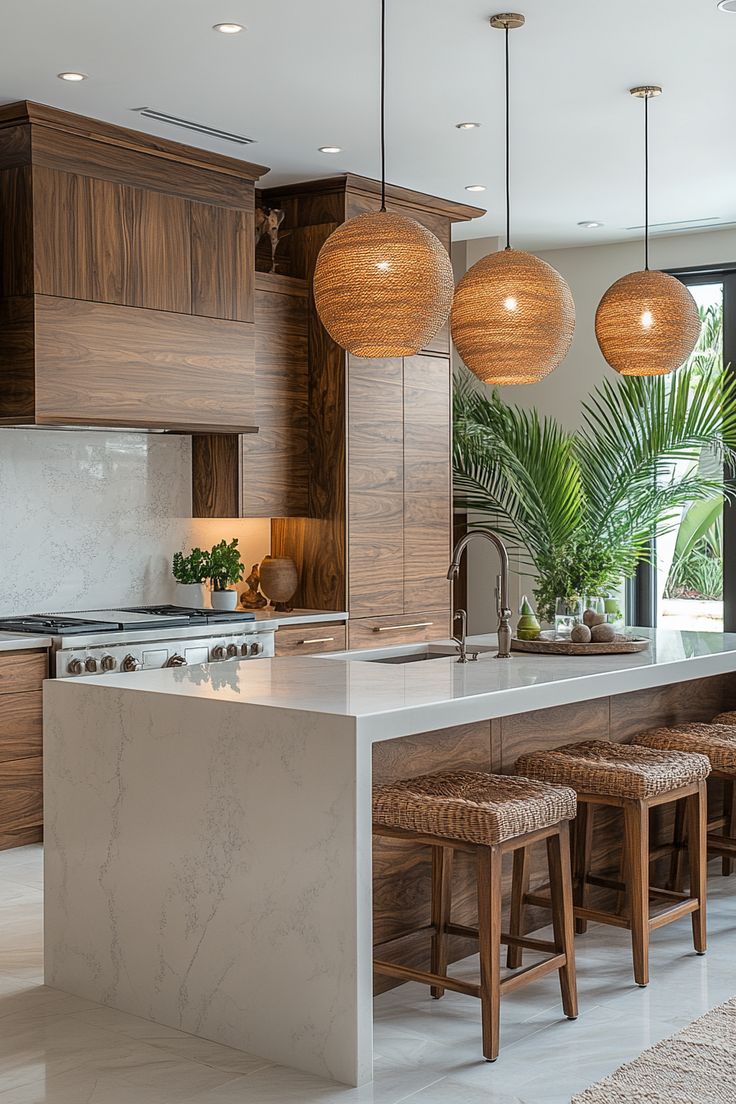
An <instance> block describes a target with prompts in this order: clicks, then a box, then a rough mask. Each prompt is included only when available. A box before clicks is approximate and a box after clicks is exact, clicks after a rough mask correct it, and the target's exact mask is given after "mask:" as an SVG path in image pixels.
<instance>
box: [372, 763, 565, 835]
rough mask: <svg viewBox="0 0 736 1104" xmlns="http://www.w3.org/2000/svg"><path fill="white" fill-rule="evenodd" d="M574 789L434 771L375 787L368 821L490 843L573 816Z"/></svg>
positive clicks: (477, 773) (511, 778) (504, 777)
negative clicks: (371, 812) (371, 813)
mask: <svg viewBox="0 0 736 1104" xmlns="http://www.w3.org/2000/svg"><path fill="white" fill-rule="evenodd" d="M576 805H577V801H576V797H575V793H574V791H573V790H570V789H565V788H563V787H559V786H548V785H546V784H545V783H544V782H538V781H532V780H531V779H529V778H518V777H517V776H515V775H506V774H485V773H484V772H482V771H462V770H460V771H438V772H436V773H434V774H423V775H420V776H419V777H417V778H406V779H399V780H398V781H396V782H391V783H389V784H388V785H385V786H379V787H377V788H376V790H375V791H374V794H373V820H374V823H376V824H381V825H383V826H384V827H386V828H399V829H402V830H403V831H406V832H416V833H418V834H420V835H421V834H424V835H430V836H441V837H442V838H444V839H458V840H464V841H466V842H468V843H480V844H487V845H489V846H493V845H495V844H499V843H503V842H504V841H505V840H510V839H514V838H516V837H517V836H523V835H525V834H526V833H527V832H535V831H537V830H539V829H542V828H549V827H551V826H552V825H554V824H559V823H560V822H561V821H563V820H572V819H573V817H574V816H575V812H576Z"/></svg>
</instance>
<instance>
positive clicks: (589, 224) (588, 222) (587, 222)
mask: <svg viewBox="0 0 736 1104" xmlns="http://www.w3.org/2000/svg"><path fill="white" fill-rule="evenodd" d="M602 225H603V223H602V222H596V221H595V219H584V220H583V222H579V223H578V226H582V228H583V230H597V229H598V227H599V226H602Z"/></svg>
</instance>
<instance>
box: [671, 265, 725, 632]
mask: <svg viewBox="0 0 736 1104" xmlns="http://www.w3.org/2000/svg"><path fill="white" fill-rule="evenodd" d="M706 279H708V282H704V283H700V282H695V277H690V278H689V279H688V278H687V277H686V278H685V282H686V283H687V284H688V285H689V287H690V291H691V293H692V295H693V298H694V299H695V302H696V303H697V305H698V312H699V314H700V340H699V341H698V345H697V347H696V349H695V352H694V353H693V355H692V357H691V358H690V362H689V363H690V365H691V366H692V367H693V368H694V371H695V375H696V376H702V375H707V374H709V373H711V372H719V371H721V370H722V367H723V302H724V283H723V280H717V279H712V278H709V277H706ZM711 280H712V282H711ZM720 463H721V461H720V458H719V456H718V454H717V452H716V451H715V450H713V449H709V448H704V449H702V450H701V453H700V457H699V459H698V461H697V464H698V467H699V468H700V471H701V473H702V474H703V475H704V476H707V475H709V474H710V475H712V476H714V477H716V478H717V477H718V476H719V474H720V473H719V467H720ZM684 466H687V467H690V466H691V465H689V464H686V465H684ZM683 474H684V472H683ZM655 598H656V618H657V624H658V625H659V626H660V627H661V628H672V629H693V630H699V631H705V632H707V631H711V632H722V631H723V500H721V501H716V502H693V503H691V504H690V505H689V506H686V507H684V508H683V510H682V511H681V513H680V516H679V518H675V519H673V525H672V528H671V530H670V531H669V532H667V533H665V534H664V535H663V536H661V537H660V538H659V540H658V541H657V547H656V588H655Z"/></svg>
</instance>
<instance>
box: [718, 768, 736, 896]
mask: <svg viewBox="0 0 736 1104" xmlns="http://www.w3.org/2000/svg"><path fill="white" fill-rule="evenodd" d="M723 815H724V817H725V820H726V825H725V827H724V829H723V834H724V836H728V837H729V838H730V839H736V785H734V783H733V782H724V783H723ZM721 871H722V873H723V876H724V878H727V877H728V876H729V874H731V873H732V871H733V859H732V858H729V857H728V855H724V857H723V858H722V859H721Z"/></svg>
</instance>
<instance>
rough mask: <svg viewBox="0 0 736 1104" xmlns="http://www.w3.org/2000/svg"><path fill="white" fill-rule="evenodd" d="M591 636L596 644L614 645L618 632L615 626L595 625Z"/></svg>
mask: <svg viewBox="0 0 736 1104" xmlns="http://www.w3.org/2000/svg"><path fill="white" fill-rule="evenodd" d="M590 636H591V639H592V641H593V643H594V644H612V643H613V641H614V640H615V639H616V630H615V628H614V627H613V625H609V624H603V625H593V628H592V629H591V630H590Z"/></svg>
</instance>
